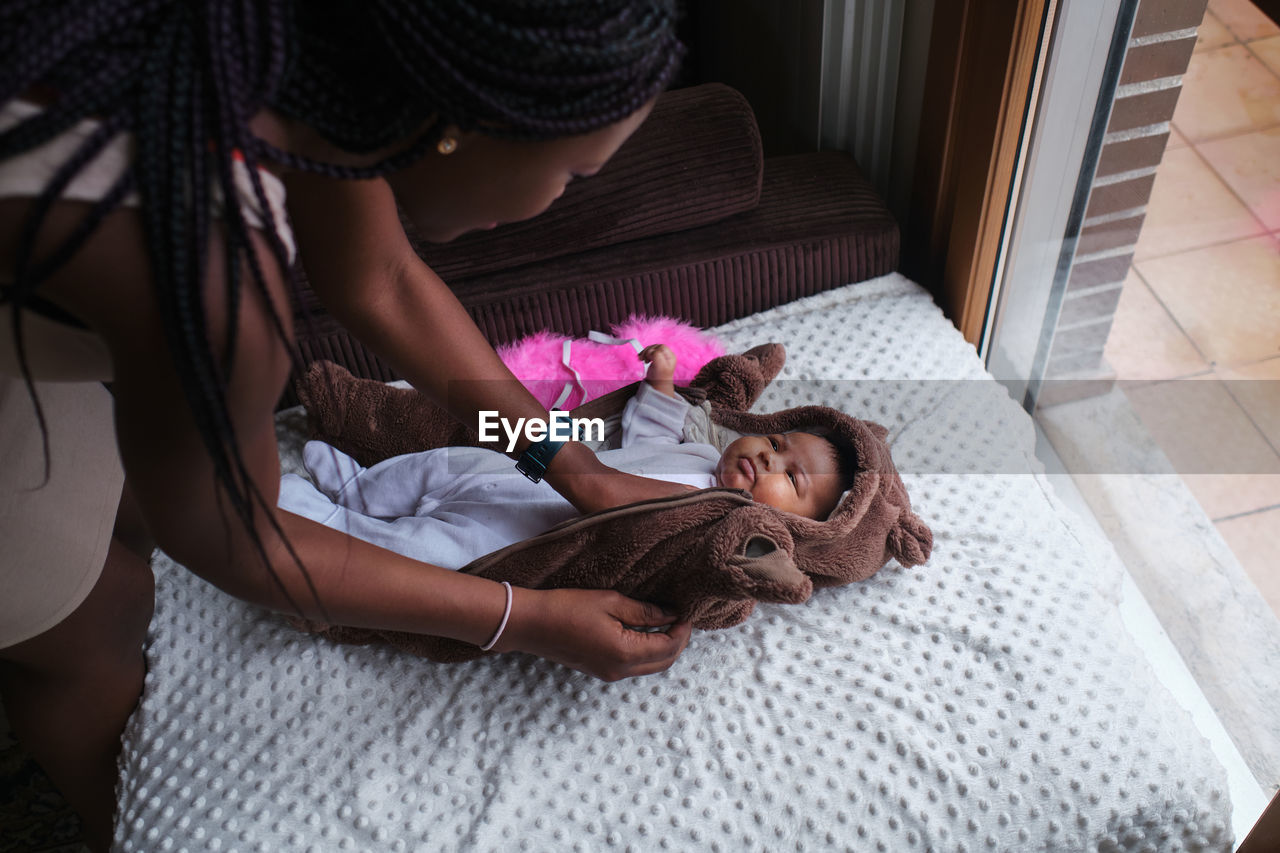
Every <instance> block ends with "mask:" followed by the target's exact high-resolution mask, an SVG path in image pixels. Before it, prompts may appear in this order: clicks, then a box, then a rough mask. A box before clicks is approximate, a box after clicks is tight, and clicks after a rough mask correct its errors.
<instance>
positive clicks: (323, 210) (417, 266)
mask: <svg viewBox="0 0 1280 853" xmlns="http://www.w3.org/2000/svg"><path fill="white" fill-rule="evenodd" d="M288 187H289V201H290V212H291V216H292V218H293V222H294V226H295V230H296V232H297V235H298V241H299V245H300V246H301V247H302V254H303V257H304V258H305V259H306V269H307V276H308V279H309V280H310V282H311V285H312V287H313V288H314V289H315V291H316V293H317V294H318V295H319V296H320V298H321V300H322V301H323V302H324V304H325V307H326V308H327V309H328V310H329V311H330V313H332V314H333V316H334V317H336V318H337V319H338V320H339V321H340V322H341V323H342V324H343V325H344V326H346V327H347V328H348V329H349V330H350V331H351V332H352V333H354V334H355V335H356V337H358V338H359V339H360V340H361V341H363V342H364V343H365V344H366V345H368V346H369V347H370V348H372V349H373V350H374V351H375V352H377V354H378V355H379V357H381V358H382V359H383V360H384V361H386V362H387V364H389V365H390V366H391V367H392V368H393V369H394V370H395V371H396V372H397V373H399V374H400V375H401V376H403V377H405V378H406V379H407V380H408V381H409V382H410V383H411V384H412V385H413V386H414V387H415V388H417V389H418V390H419V391H421V392H423V393H425V394H427V395H428V396H429V397H431V398H432V399H433V400H435V401H436V402H438V403H440V404H441V405H443V406H445V407H446V408H447V409H448V410H449V411H450V412H451V413H452V414H453V415H454V417H456V418H458V419H459V420H461V421H462V422H463V423H466V424H468V425H470V426H472V427H473V428H474V427H475V426H476V425H477V420H478V413H479V412H480V411H481V410H490V411H498V412H500V413H501V414H502V416H503V417H505V418H508V419H509V420H512V421H514V420H515V419H516V418H539V419H542V420H545V419H546V418H547V410H546V408H545V407H543V406H542V404H541V403H539V402H538V401H537V400H536V399H535V398H534V397H533V395H532V394H530V393H529V392H528V390H527V389H525V388H524V386H523V385H521V384H520V382H519V380H517V379H515V377H513V376H512V375H511V372H510V371H509V370H508V369H507V367H506V365H504V364H503V363H502V361H501V359H499V358H498V356H497V354H496V353H495V352H494V350H493V347H492V346H490V344H489V342H488V341H487V340H485V338H484V336H483V335H482V334H481V332H480V330H479V329H478V328H477V327H476V325H475V322H474V321H473V320H472V319H471V316H470V315H469V314H468V313H467V311H466V309H465V308H463V307H462V304H461V303H460V302H459V301H458V298H457V297H456V296H455V295H454V294H453V292H452V291H451V290H450V289H449V288H448V286H447V285H446V284H445V283H444V282H443V281H441V279H440V277H439V276H437V275H436V274H435V273H434V272H433V271H432V270H431V269H430V268H429V267H427V265H426V264H425V263H423V261H422V260H421V259H420V258H419V257H418V255H417V253H416V252H414V250H413V247H412V246H411V245H410V244H409V241H408V238H407V237H406V236H405V234H404V230H403V228H402V227H401V225H400V219H399V216H398V215H397V214H396V207H395V199H394V198H393V196H392V193H391V189H390V187H389V186H387V184H386V183H385V182H384V181H381V180H373V181H342V182H338V181H333V180H331V179H326V178H321V177H317V176H313V175H305V174H299V175H293V176H290V178H289V179H288ZM526 445H527V442H525V441H524V440H523V439H522V440H521V442H520V443H518V444H517V446H516V453H517V454H518V453H520V452H521V451H523V450H524V447H525V446H526ZM547 482H548V483H550V484H551V485H552V486H553V487H554V488H555V489H556V490H557V491H558V492H560V493H561V494H562V495H564V496H565V497H566V498H567V499H568V500H569V501H570V502H571V503H573V504H574V506H576V507H577V508H578V509H579V510H582V511H584V512H589V511H592V510H596V509H604V508H606V507H610V506H617V505H620V504H624V503H631V502H634V501H638V500H642V499H645V498H650V497H659V496H663V495H669V494H675V493H677V492H679V491H682V487H680V486H677V485H674V484H671V483H664V482H661V481H658V480H650V479H648V478H643V477H636V476H633V475H630V474H623V473H621V472H618V471H615V470H613V469H611V468H608V467H606V466H604V465H603V464H601V463H600V462H599V461H598V460H597V459H596V457H595V454H594V453H593V452H592V451H591V450H590V449H589V448H587V447H586V446H584V445H581V444H578V443H576V442H571V443H570V444H569V445H567V446H566V447H564V448H563V449H562V450H561V451H560V452H559V453H558V454H557V455H556V456H555V458H554V459H553V460H552V463H551V466H550V468H549V470H548V472H547Z"/></svg>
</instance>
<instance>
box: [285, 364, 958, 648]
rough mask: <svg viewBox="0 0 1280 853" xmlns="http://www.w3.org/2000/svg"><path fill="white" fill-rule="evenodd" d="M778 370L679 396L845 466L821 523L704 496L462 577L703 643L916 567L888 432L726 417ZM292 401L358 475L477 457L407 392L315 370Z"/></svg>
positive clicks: (711, 374) (812, 415)
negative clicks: (803, 437) (851, 464)
mask: <svg viewBox="0 0 1280 853" xmlns="http://www.w3.org/2000/svg"><path fill="white" fill-rule="evenodd" d="M781 362H782V349H781V347H780V346H779V345H776V344H773V345H765V346H764V347H757V348H755V349H753V350H750V351H749V352H747V353H744V354H741V355H733V356H724V357H723V358H722V359H716V360H715V361H713V362H711V364H709V365H707V367H706V368H704V369H703V371H702V372H700V373H699V375H698V378H697V379H695V380H694V382H695V385H696V387H695V388H693V389H688V390H687V391H686V396H689V397H691V398H692V400H693V401H694V402H697V401H699V400H701V399H707V400H708V401H710V402H711V403H712V409H711V417H712V420H713V421H715V422H716V423H718V424H720V425H721V426H724V427H726V428H728V429H731V430H734V431H735V432H739V433H754V434H769V433H779V432H788V431H793V430H807V431H816V432H819V433H821V434H824V435H826V436H827V437H828V438H830V439H831V440H832V442H833V443H835V444H836V445H837V447H840V448H841V449H842V451H843V452H848V453H851V454H852V455H853V457H854V459H855V460H856V465H855V468H856V473H855V475H854V479H853V484H852V486H851V487H850V488H849V489H848V490H847V491H846V492H845V494H844V495H843V496H842V498H841V500H840V503H839V504H838V506H837V507H836V509H835V510H834V511H833V512H832V513H831V515H830V516H829V517H828V518H827V519H826V520H824V521H815V520H813V519H809V518H804V517H802V516H798V515H794V514H792V513H788V512H784V511H782V510H778V509H775V508H774V507H771V506H767V505H765V504H759V503H756V502H754V501H752V500H751V498H750V495H748V494H747V493H746V492H743V491H740V490H737V489H725V488H715V489H705V490H702V491H699V492H692V493H689V494H685V495H678V496H675V497H668V498H658V499H654V500H648V501H641V502H639V503H635V504H630V505H627V506H623V507H615V508H613V509H608V510H602V511H600V512H596V513H590V514H588V515H583V516H580V517H578V518H574V519H571V520H569V521H566V522H564V523H563V524H560V525H557V526H556V527H554V528H552V529H551V530H548V531H547V532H545V533H543V534H541V535H539V536H536V537H533V538H532V539H528V540H525V541H523V542H517V543H515V544H513V545H510V546H508V547H506V548H503V549H501V550H499V551H495V552H494V553H492V554H487V555H485V556H483V557H480V558H479V559H476V560H474V561H472V562H471V563H469V564H468V565H466V566H464V567H462V568H461V569H459V571H463V572H468V573H470V574H475V575H479V576H481V577H486V578H490V579H492V580H497V581H504V580H505V581H508V582H510V583H512V584H514V585H517V586H523V587H528V588H535V589H537V588H542V589H549V588H557V587H579V588H588V589H614V590H617V591H618V592H621V593H623V594H625V595H628V596H631V597H633V598H638V599H642V600H647V601H652V602H655V603H657V604H660V605H662V606H664V607H666V608H667V609H668V610H670V611H672V612H675V613H676V614H678V615H679V617H680V618H681V619H688V620H689V621H691V622H692V623H693V625H694V626H695V627H697V628H702V629H712V628H727V627H730V626H732V625H736V624H739V623H741V622H742V621H744V620H745V619H746V618H747V616H748V615H750V613H751V611H752V610H753V609H754V607H755V603H756V602H757V601H771V602H781V603H788V604H798V603H801V602H804V601H805V600H807V599H808V598H809V596H810V594H811V593H812V591H813V588H814V587H824V586H834V585H839V584H847V583H853V582H856V581H860V580H863V579H865V578H867V577H869V576H870V575H871V574H872V573H874V572H875V571H876V570H877V569H879V568H880V567H881V566H882V565H884V564H885V563H886V562H887V561H888V560H890V559H896V560H897V561H898V562H899V563H901V564H902V565H903V566H913V565H918V564H920V563H923V562H925V561H926V560H927V559H928V558H929V553H930V550H931V549H932V545H933V537H932V534H931V533H930V531H929V528H928V527H927V526H926V525H925V524H924V523H923V522H922V521H921V520H920V519H919V518H918V517H917V516H916V515H915V514H914V513H913V512H912V510H911V502H910V500H909V498H908V497H907V491H906V488H905V487H904V485H903V483H902V480H901V478H900V477H899V476H898V472H897V469H896V468H895V467H894V464H893V460H892V458H891V456H890V453H889V445H888V444H887V442H886V436H887V434H888V433H887V430H885V428H884V427H882V426H880V425H879V424H875V423H871V422H869V421H863V420H859V419H857V418H854V417H851V416H849V415H847V414H844V413H843V412H839V411H837V410H835V409H831V408H827V407H825V406H804V407H801V408H796V409H787V410H785V411H781V412H776V413H774V414H768V415H760V414H752V413H749V412H745V411H738V410H737V409H736V408H729V407H727V406H725V405H723V404H726V403H728V404H732V405H734V406H737V407H740V408H746V407H747V406H749V405H750V404H751V403H752V402H754V400H755V398H756V397H757V396H758V395H759V393H760V391H761V390H763V387H764V385H765V384H766V383H767V382H768V381H769V380H770V379H772V378H773V376H774V375H776V373H777V371H778V369H779V368H780V367H781ZM634 390H635V386H634V385H633V386H629V387H628V388H627V389H622V390H621V391H619V392H614V394H611V395H609V396H608V397H607V398H601V399H599V400H595V401H592V402H590V403H587V404H585V406H584V407H579V408H578V409H575V410H574V415H575V416H577V417H587V416H593V417H594V416H598V415H600V414H601V413H602V412H606V411H608V410H610V409H616V410H620V409H621V407H622V405H624V404H625V401H626V399H627V398H628V397H629V396H630V394H631V393H634ZM298 391H299V396H300V398H301V399H302V400H303V401H304V403H306V405H307V408H308V416H309V418H310V421H311V423H312V427H313V432H314V433H315V437H316V438H320V439H322V440H325V441H327V442H328V443H330V444H332V445H334V446H335V447H337V448H338V449H340V450H343V451H344V452H346V453H349V454H351V455H352V456H353V457H355V458H356V459H357V460H358V461H360V463H361V464H363V465H369V464H373V463H375V462H377V461H379V459H381V458H386V457H389V456H392V455H396V454H397V453H403V452H411V451H414V450H425V449H429V448H430V447H434V446H442V445H443V444H444V443H445V442H446V441H447V442H448V443H453V444H472V443H475V442H474V441H473V440H472V439H473V436H472V435H468V434H467V431H466V430H465V429H463V430H459V426H458V424H457V423H456V422H455V421H452V419H451V418H450V417H449V416H448V415H447V414H446V413H445V412H444V411H443V410H442V409H439V408H437V407H436V406H434V404H432V403H430V402H429V401H427V400H426V398H424V397H422V396H421V395H420V394H418V393H417V392H416V391H412V390H408V389H399V388H393V387H391V386H388V385H385V384H384V383H381V382H376V381H373V380H365V379H357V378H355V377H353V376H351V374H349V373H347V372H346V371H345V370H343V369H341V368H338V367H337V366H336V365H332V364H320V365H316V366H313V368H312V370H311V371H310V372H309V373H308V374H307V376H306V377H304V378H303V379H302V380H301V381H300V383H299V388H298ZM384 422H386V423H384ZM392 423H394V426H392V425H391V424H392ZM406 436H408V437H409V438H408V439H406V438H405V437H406ZM300 627H304V628H306V629H308V630H313V631H320V632H322V633H324V634H325V635H327V636H329V637H331V638H333V639H336V640H341V641H344V642H355V643H367V642H376V641H381V642H386V643H389V644H391V645H392V646H394V647H396V648H399V649H402V650H405V651H409V652H412V653H414V654H417V655H421V656H423V657H427V658H430V659H432V660H436V661H445V662H451V661H463V660H471V659H474V658H478V657H481V656H483V655H485V654H486V652H482V651H481V650H480V649H479V648H477V647H476V646H472V645H470V644H467V643H463V642H460V641H457V640H451V639H447V638H442V637H433V636H427V635H421V634H408V633H403V632H395V631H371V630H366V629H359V628H349V627H345V626H331V625H320V624H315V623H307V624H301V623H300Z"/></svg>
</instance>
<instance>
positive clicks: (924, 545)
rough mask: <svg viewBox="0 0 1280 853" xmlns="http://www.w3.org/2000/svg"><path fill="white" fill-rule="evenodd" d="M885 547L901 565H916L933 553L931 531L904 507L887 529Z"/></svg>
mask: <svg viewBox="0 0 1280 853" xmlns="http://www.w3.org/2000/svg"><path fill="white" fill-rule="evenodd" d="M885 547H886V548H887V549H888V551H889V553H890V554H892V555H893V558H894V559H895V560H897V561H898V562H899V563H901V564H902V565H903V567H909V566H918V565H920V564H922V563H924V562H925V561H927V560H928V559H929V555H930V554H931V553H933V531H931V530H930V529H929V527H928V525H926V524H925V523H924V522H923V521H921V520H920V517H919V516H918V515H916V514H915V513H914V512H912V511H911V510H909V509H904V510H903V511H902V514H901V515H900V516H898V521H897V523H896V524H894V525H893V527H891V528H890V529H889V536H888V538H887V539H886V540H885Z"/></svg>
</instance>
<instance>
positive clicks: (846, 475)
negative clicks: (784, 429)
mask: <svg viewBox="0 0 1280 853" xmlns="http://www.w3.org/2000/svg"><path fill="white" fill-rule="evenodd" d="M801 432H807V433H809V434H810V435H814V436H817V437H818V438H820V439H822V440H823V441H825V442H826V443H827V447H828V448H829V449H830V453H831V459H832V461H834V462H835V463H836V474H838V475H839V477H840V494H842V495H843V494H844V493H845V492H847V491H849V489H850V488H852V487H853V479H854V477H855V476H857V473H858V454H857V452H856V451H855V450H854V449H853V445H852V444H851V443H850V442H849V441H848V440H846V439H845V438H843V437H842V436H841V435H839V434H838V433H836V432H833V431H831V430H829V429H826V428H824V427H809V428H807V429H804V430H801Z"/></svg>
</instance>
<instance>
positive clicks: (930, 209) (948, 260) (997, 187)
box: [903, 0, 1056, 345]
mask: <svg viewBox="0 0 1280 853" xmlns="http://www.w3.org/2000/svg"><path fill="white" fill-rule="evenodd" d="M1055 8H1056V4H1055V3H1054V2H1053V0H948V1H947V2H945V3H938V4H937V5H936V6H935V12H934V19H933V38H932V40H931V46H930V48H929V65H928V71H927V72H926V83H925V95H924V103H923V110H922V116H921V122H920V144H919V147H918V149H917V158H916V167H915V179H914V182H913V190H912V198H911V206H910V210H909V213H908V218H907V222H906V223H905V226H904V239H903V244H904V253H903V269H904V272H906V273H907V275H909V276H910V277H912V278H914V279H915V280H917V281H919V282H920V283H921V284H924V285H925V286H926V287H928V288H930V290H931V291H932V292H933V294H934V297H935V298H936V299H937V300H938V302H939V304H940V305H941V306H942V308H943V310H944V311H946V312H947V314H948V316H950V317H951V320H952V322H954V323H955V324H956V326H957V328H959V329H960V331H961V332H962V333H963V334H964V336H965V339H966V340H968V341H969V342H970V343H973V344H974V345H978V344H979V342H980V341H981V340H982V334H983V328H984V325H985V323H986V320H987V315H988V310H987V309H988V304H989V303H990V301H991V296H992V292H993V287H994V282H995V276H996V272H997V267H998V265H999V262H1000V256H1001V252H1002V245H1003V243H1004V237H1005V230H1006V228H1007V225H1008V221H1009V219H1010V214H1011V213H1012V209H1013V201H1014V191H1015V189H1016V182H1017V178H1018V172H1019V157H1020V153H1021V151H1022V149H1023V146H1024V145H1025V142H1026V136H1027V132H1028V126H1029V118H1030V116H1031V114H1032V111H1033V109H1034V105H1035V97H1036V95H1037V93H1038V82H1039V68H1040V64H1041V61H1042V57H1041V53H1042V50H1043V45H1044V43H1045V41H1046V37H1045V36H1046V34H1047V32H1048V31H1049V29H1050V27H1049V22H1050V21H1051V17H1052V14H1053V12H1054V11H1055Z"/></svg>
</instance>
